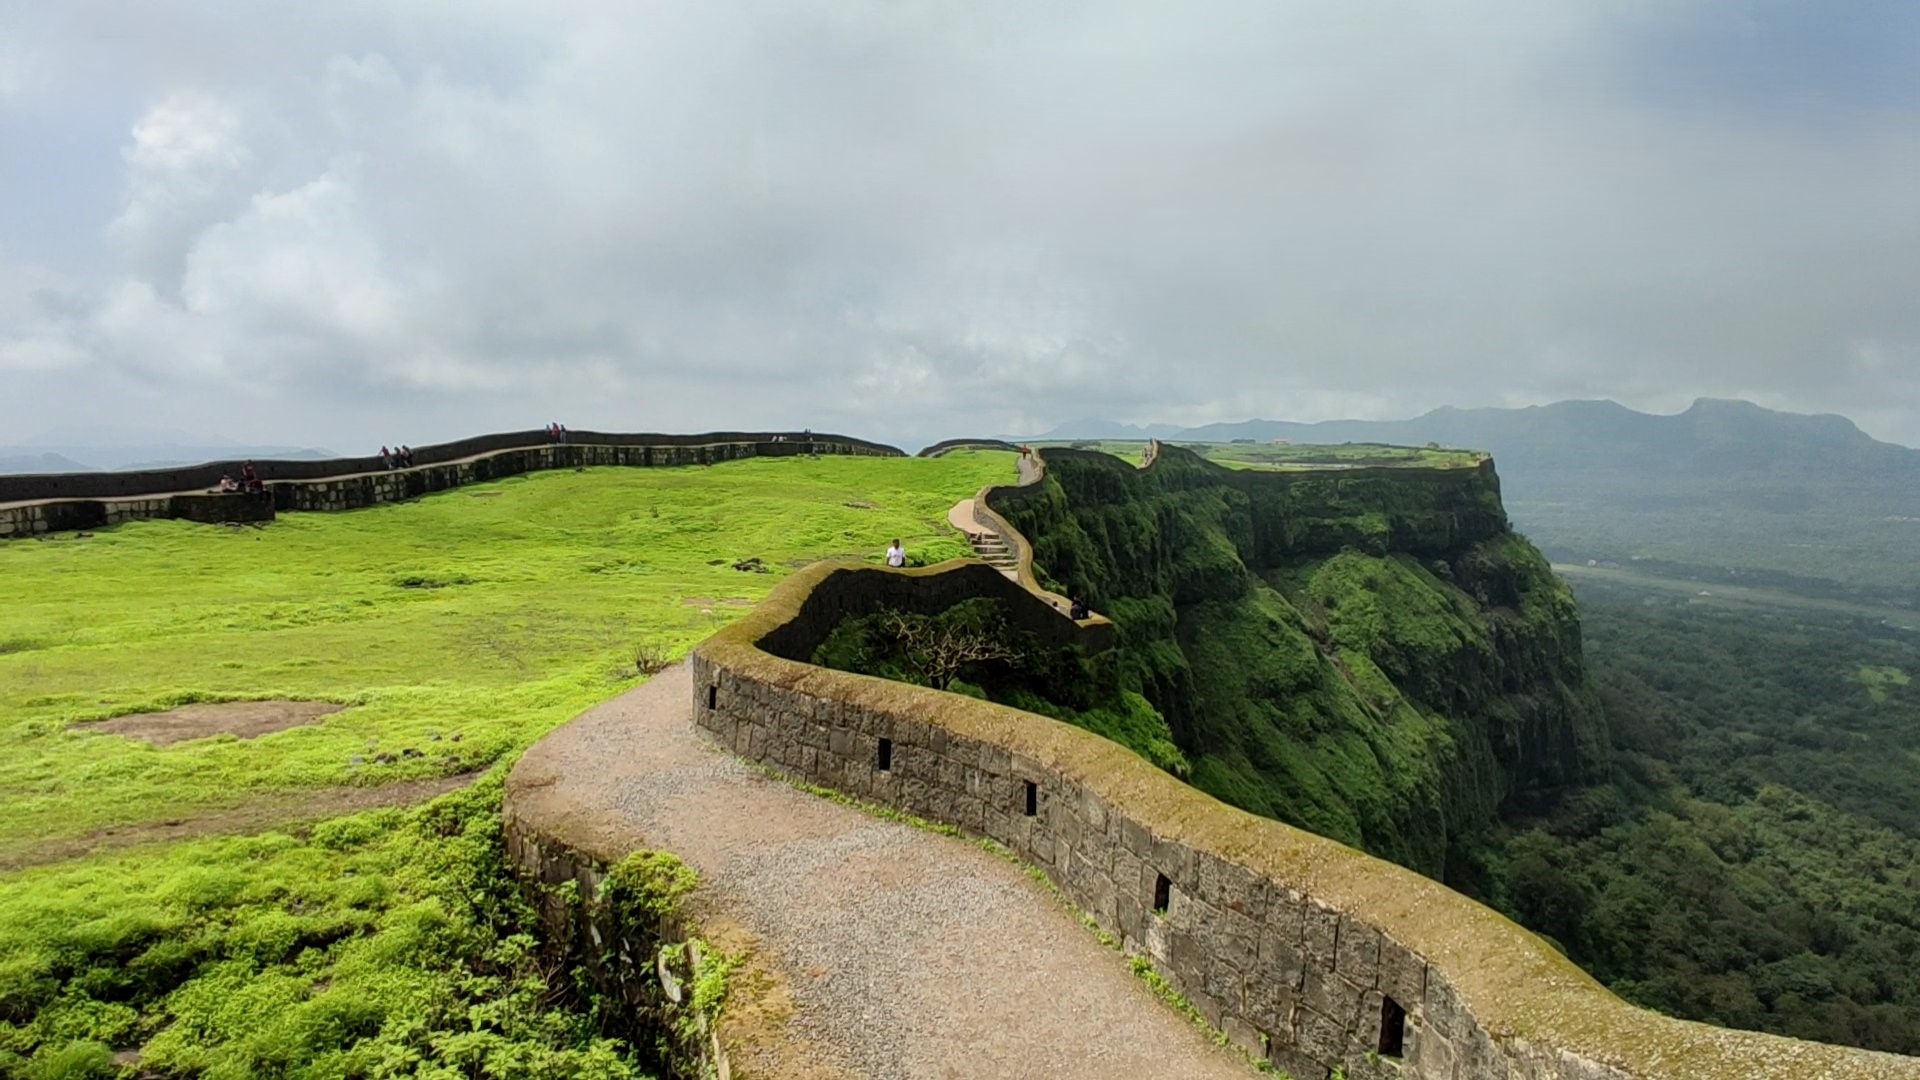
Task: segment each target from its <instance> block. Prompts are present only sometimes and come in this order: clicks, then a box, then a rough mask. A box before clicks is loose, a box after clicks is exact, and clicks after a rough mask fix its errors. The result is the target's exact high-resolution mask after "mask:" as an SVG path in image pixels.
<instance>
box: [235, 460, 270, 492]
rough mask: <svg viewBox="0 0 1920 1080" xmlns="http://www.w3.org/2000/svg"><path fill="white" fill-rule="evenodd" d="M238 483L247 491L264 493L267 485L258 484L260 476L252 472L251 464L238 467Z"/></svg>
mask: <svg viewBox="0 0 1920 1080" xmlns="http://www.w3.org/2000/svg"><path fill="white" fill-rule="evenodd" d="M240 483H241V485H242V486H243V487H245V488H246V489H247V490H248V491H265V490H267V485H265V484H263V483H261V482H260V474H259V473H257V472H254V471H253V462H251V461H249V462H247V463H246V464H245V465H242V466H241V467H240Z"/></svg>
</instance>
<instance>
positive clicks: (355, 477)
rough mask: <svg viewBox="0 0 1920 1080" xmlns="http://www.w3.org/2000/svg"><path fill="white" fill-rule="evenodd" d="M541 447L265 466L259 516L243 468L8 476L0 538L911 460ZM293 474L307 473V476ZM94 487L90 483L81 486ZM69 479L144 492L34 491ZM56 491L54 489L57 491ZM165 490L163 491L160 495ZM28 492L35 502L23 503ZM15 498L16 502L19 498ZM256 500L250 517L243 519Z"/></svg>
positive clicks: (692, 442) (881, 449) (798, 438)
mask: <svg viewBox="0 0 1920 1080" xmlns="http://www.w3.org/2000/svg"><path fill="white" fill-rule="evenodd" d="M533 434H535V435H538V436H539V437H540V438H541V440H542V441H541V442H540V443H539V444H538V445H535V446H521V447H507V448H504V449H492V450H482V451H480V452H475V453H463V452H462V451H466V450H471V449H472V448H473V447H474V446H476V445H485V444H490V443H491V442H493V441H496V440H503V439H506V440H517V439H524V438H526V437H527V435H526V434H525V433H522V434H519V435H489V436H482V437H480V438H478V439H468V440H465V441H463V442H459V443H446V444H443V445H441V446H438V447H423V448H421V449H419V450H416V451H415V453H414V461H415V464H414V465H413V466H412V467H410V468H405V469H382V468H380V467H379V461H378V459H374V460H372V461H371V462H369V461H367V460H366V459H360V458H347V459H340V460H336V461H268V462H256V463H255V467H256V469H257V471H258V472H259V474H260V476H261V478H262V479H263V480H265V481H266V488H267V493H268V494H267V495H266V496H261V497H260V498H261V499H264V500H266V505H265V506H264V507H260V508H258V509H261V510H262V511H263V512H261V513H257V514H256V513H252V512H251V510H252V509H254V508H253V507H252V506H251V504H252V503H253V502H254V500H250V499H247V498H244V497H241V496H235V495H224V496H221V495H210V494H208V493H207V491H206V488H207V487H212V486H214V485H216V484H218V483H219V481H220V477H221V476H222V475H223V474H227V473H237V472H238V469H237V467H234V466H230V465H226V464H215V465H201V466H195V467H194V468H192V469H182V470H158V471H154V472H138V473H75V474H68V475H64V476H0V539H4V538H7V537H25V536H34V535H39V534H42V533H48V532H60V531H64V530H69V529H92V528H101V527H104V526H109V525H118V524H120V523H121V522H123V521H129V520H134V519H138V518H188V519H190V520H195V521H210V520H220V521H235V520H241V521H258V520H270V519H271V518H272V516H273V512H274V511H277V510H351V509H356V508H358V507H363V506H372V505H375V504H377V503H383V502H397V501H399V500H402V499H411V498H417V497H419V496H421V495H426V494H430V493H432V492H435V491H444V490H446V489H447V488H453V487H459V486H461V485H463V484H473V483H480V482H484V481H487V480H497V479H499V478H501V477H504V476H515V475H518V474H520V473H526V472H534V471H537V470H541V469H577V468H586V467H588V466H600V465H625V466H636V467H664V466H675V465H711V464H715V463H718V462H722V461H735V460H738V459H740V458H749V457H793V456H799V455H804V454H843V455H844V454H852V455H862V456H877V457H902V456H904V455H903V454H901V452H900V451H899V450H897V449H895V448H893V447H891V446H884V445H881V444H879V443H871V442H868V441H866V440H865V439H853V438H847V437H845V436H840V435H811V436H809V435H804V434H794V435H788V434H786V433H783V432H774V433H757V434H756V433H742V432H720V433H715V434H709V435H605V434H600V433H596V432H572V433H569V435H568V441H567V442H566V443H565V444H563V445H555V444H553V443H549V442H546V441H544V440H545V435H544V433H539V432H536V433H533ZM290 474H300V475H297V476H294V475H290ZM190 480H205V484H204V486H201V487H199V488H197V489H192V490H179V489H173V490H169V489H167V488H165V486H164V485H166V484H179V483H185V482H187V481H190ZM82 481H85V483H84V484H82V483H81V482H82ZM62 483H68V485H69V488H70V489H74V490H77V489H80V488H83V487H84V488H86V489H87V490H98V491H112V490H115V489H119V490H123V491H128V492H139V493H137V494H103V495H97V496H84V495H58V496H51V497H48V496H44V495H37V496H36V495H34V494H33V493H35V492H44V491H46V490H51V489H54V488H57V487H58V486H59V485H60V484H62ZM48 485H52V486H53V487H52V488H50V487H49V486H48ZM156 489H157V490H156ZM22 496H27V497H25V498H22ZM10 500H11V501H10ZM240 504H247V508H248V510H249V512H247V513H245V514H240V515H238V516H236V515H235V513H234V512H233V511H234V508H235V507H236V506H239V505H240Z"/></svg>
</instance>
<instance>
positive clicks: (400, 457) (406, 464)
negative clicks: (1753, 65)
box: [380, 446, 413, 469]
mask: <svg viewBox="0 0 1920 1080" xmlns="http://www.w3.org/2000/svg"><path fill="white" fill-rule="evenodd" d="M380 467H381V468H383V469H411V468H413V447H411V446H402V447H400V448H399V449H398V450H388V449H387V448H386V447H384V446H383V447H381V448H380Z"/></svg>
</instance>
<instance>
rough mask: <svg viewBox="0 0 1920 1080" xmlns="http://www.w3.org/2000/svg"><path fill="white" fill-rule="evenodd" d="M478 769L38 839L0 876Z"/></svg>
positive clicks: (374, 805) (339, 810)
mask: <svg viewBox="0 0 1920 1080" xmlns="http://www.w3.org/2000/svg"><path fill="white" fill-rule="evenodd" d="M479 776H480V774H479V773H478V772H469V773H461V774H459V775H458V776H441V777H435V778H433V779H431V780H402V781H399V782H398V783H393V784H380V785H378V786H375V787H331V788H309V789H306V790H302V791H275V792H268V793H264V794H260V795H256V796H254V797H253V798H251V799H248V800H247V801H245V802H243V803H239V804H237V805H233V806H218V807H210V808H208V807H201V808H195V809H194V810H192V811H189V812H188V813H187V814H184V815H182V816H181V817H178V818H173V819H170V820H167V821H146V822H140V823H137V824H132V825H109V826H107V827H105V828H101V829H95V830H93V831H92V832H89V833H83V834H81V835H79V836H66V837H59V838H56V839H52V840H39V841H34V842H31V843H27V844H22V845H18V846H10V847H6V848H0V874H4V873H10V872H12V871H15V870H24V869H26V868H27V867H30V866H44V865H46V864H48V863H56V862H64V861H66V860H68V859H78V858H81V857H82V856H86V855H98V854H101V853H103V852H108V851H118V850H120V849H122V848H130V847H136V846H138V845H141V844H157V843H162V842H168V841H175V840H193V839H198V838H200V837H203V836H240V835H245V834H247V833H258V832H266V831H267V830H268V829H285V828H289V827H294V826H300V825H311V824H313V823H315V822H319V821H324V820H326V819H327V818H332V817H340V816H341V815H343V814H355V813H359V812H360V811H362V810H376V809H379V808H381V807H386V806H405V805H408V804H409V803H417V802H425V801H427V800H428V799H431V798H433V797H434V796H436V795H444V794H446V793H447V792H449V791H452V790H454V789H455V788H461V787H465V786H467V785H468V784H471V783H473V781H474V780H475V779H476V778H478V777H479Z"/></svg>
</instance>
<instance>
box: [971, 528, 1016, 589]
mask: <svg viewBox="0 0 1920 1080" xmlns="http://www.w3.org/2000/svg"><path fill="white" fill-rule="evenodd" d="M967 543H968V544H969V545H971V546H972V547H973V553H974V554H975V555H978V556H979V557H980V560H981V561H982V562H984V563H986V564H987V565H988V566H991V567H993V568H994V569H995V570H998V571H1000V572H1001V573H1002V574H1005V575H1006V576H1007V578H1008V579H1009V580H1011V581H1018V580H1020V560H1018V559H1016V558H1014V555H1013V552H1011V551H1008V550H1007V544H1006V541H1004V540H1002V539H1000V538H999V537H997V536H995V535H993V534H992V533H977V532H969V533H968V534H967Z"/></svg>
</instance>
